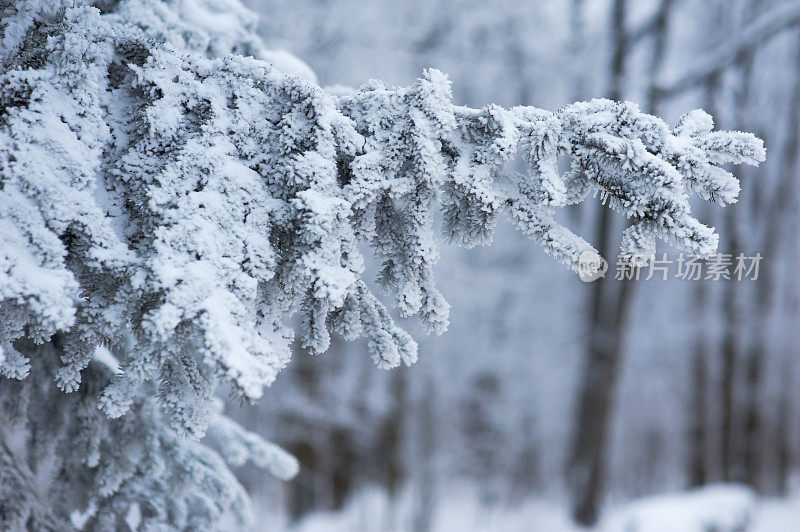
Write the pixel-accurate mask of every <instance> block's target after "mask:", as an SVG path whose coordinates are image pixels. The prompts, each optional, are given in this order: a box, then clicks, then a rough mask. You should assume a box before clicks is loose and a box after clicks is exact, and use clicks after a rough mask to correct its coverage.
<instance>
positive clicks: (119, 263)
mask: <svg viewBox="0 0 800 532" xmlns="http://www.w3.org/2000/svg"><path fill="white" fill-rule="evenodd" d="M0 15H2V21H1V22H0V31H2V48H0V64H2V73H0V104H1V105H2V107H0V376H2V381H0V401H2V404H3V409H2V410H1V411H0V414H1V415H2V416H3V418H4V419H3V422H4V427H5V426H13V427H14V430H13V431H8V434H11V435H12V436H8V437H7V438H5V437H3V439H4V444H3V447H2V449H0V460H2V464H3V465H2V467H0V478H2V479H3V482H2V483H0V522H2V524H3V525H8V526H12V527H13V526H22V525H23V524H28V525H29V526H33V527H44V528H47V527H50V528H58V529H62V528H63V527H67V526H68V516H69V514H70V511H71V510H73V509H75V508H80V509H85V508H87V507H88V508H90V509H91V511H90V516H91V517H90V519H89V521H88V524H87V526H91V525H94V526H95V527H96V528H98V529H109V528H114V527H115V526H118V525H119V523H121V522H122V521H123V520H124V519H125V517H126V515H127V514H128V512H129V511H130V508H131V507H132V506H133V505H136V506H137V507H138V509H139V510H138V511H139V512H140V514H141V520H142V523H143V524H144V525H146V526H147V527H148V528H159V527H174V528H179V529H180V528H201V529H202V528H209V527H213V523H215V522H216V520H217V519H219V518H220V517H221V516H222V515H223V514H224V513H226V512H231V511H232V512H233V513H235V514H236V515H238V516H239V517H240V518H242V519H245V518H246V514H247V498H246V495H245V494H244V492H243V490H242V489H241V487H240V486H239V485H238V484H237V483H236V481H235V479H234V478H233V476H232V474H231V473H230V472H229V471H228V470H227V468H226V466H225V465H224V462H223V460H222V459H221V458H220V454H221V455H222V456H224V457H226V458H227V459H229V460H230V461H231V462H232V463H233V464H237V465H238V464H241V463H242V462H243V461H245V460H247V459H250V460H252V461H253V462H254V463H256V464H257V465H260V466H264V467H266V468H267V469H270V470H272V471H273V472H274V473H276V474H277V475H279V476H281V477H290V476H291V475H292V474H293V472H294V471H295V470H296V467H297V466H296V463H294V462H293V461H292V460H291V458H290V457H288V456H286V455H285V453H283V452H282V451H280V450H279V449H277V448H275V447H274V446H272V445H271V444H268V443H267V442H263V441H261V440H259V439H258V438H257V437H255V436H254V435H252V434H248V433H246V432H244V431H242V429H241V428H239V427H237V426H235V425H234V424H232V422H231V421H230V420H228V419H227V418H225V417H224V416H222V415H221V414H219V413H218V412H216V411H215V409H214V405H215V403H214V393H215V390H216V389H217V387H218V385H220V384H223V383H224V384H226V385H228V386H229V387H230V389H231V390H232V391H233V393H234V394H235V395H236V396H237V397H239V398H240V399H242V400H244V401H247V402H252V401H255V400H257V399H258V398H259V397H260V396H261V393H262V390H263V388H264V387H265V386H267V385H269V384H270V383H271V382H272V381H273V380H274V379H275V377H276V375H277V373H278V372H279V371H280V370H281V369H282V368H283V367H284V366H285V365H286V363H287V362H288V359H289V355H290V348H289V347H290V342H291V341H292V340H293V338H294V336H295V333H296V334H297V336H298V338H299V340H300V342H301V343H302V345H303V346H305V347H307V348H308V349H309V350H310V351H311V352H313V353H321V352H324V351H325V350H326V349H327V347H328V345H329V343H330V336H329V334H330V332H331V331H333V332H335V333H338V334H340V335H342V336H343V337H345V338H347V339H352V338H355V337H359V336H361V337H365V338H366V339H367V340H368V346H369V350H370V353H371V356H372V358H373V359H374V360H375V362H376V364H377V365H378V366H379V367H382V368H392V367H395V366H397V365H399V364H411V363H413V362H414V360H415V359H416V357H417V348H416V344H415V343H414V341H413V340H412V339H411V337H410V336H409V335H408V334H407V333H406V332H404V331H403V330H402V329H400V328H399V327H398V326H397V325H396V324H395V323H394V322H393V321H392V319H391V317H390V315H389V313H388V311H387V309H386V308H385V307H384V305H383V304H382V303H381V302H380V301H379V299H378V298H377V297H376V296H375V295H374V294H372V293H371V291H370V290H369V289H368V288H367V285H366V284H365V283H364V281H363V279H362V275H363V272H364V261H363V258H362V256H361V253H360V251H359V249H360V248H359V245H360V244H364V243H365V244H368V245H369V246H370V247H371V249H372V250H373V251H374V253H375V254H376V255H377V257H378V258H379V260H380V262H381V265H382V267H381V271H380V276H379V281H380V284H382V285H383V286H385V287H387V288H389V289H390V292H391V293H392V294H393V296H394V298H393V301H392V303H393V304H394V305H395V306H396V307H398V308H399V310H400V312H401V313H402V314H403V315H405V316H410V315H416V316H418V317H419V319H420V320H421V321H422V323H423V324H424V325H425V326H426V328H427V329H428V330H430V331H435V332H437V333H440V332H442V331H444V330H445V329H446V328H447V324H448V308H449V307H448V304H447V302H446V301H445V299H444V297H443V296H442V294H441V293H440V292H439V291H438V290H437V289H436V285H435V281H434V276H433V265H434V263H435V262H436V259H437V254H438V252H437V238H436V236H437V233H438V230H437V229H436V227H435V220H436V217H437V212H438V211H441V212H442V213H443V220H444V227H443V232H444V234H445V237H446V238H447V239H448V240H450V241H451V242H454V243H457V244H459V245H464V246H473V245H477V244H485V243H488V242H489V241H490V240H491V237H492V231H493V228H494V225H495V223H496V221H497V219H498V217H499V216H500V215H504V216H506V217H507V218H508V219H509V220H510V221H511V222H512V223H513V224H514V225H515V226H516V227H518V228H519V229H520V230H521V231H523V232H524V233H525V234H527V235H529V236H530V237H531V238H532V239H533V240H534V241H536V242H537V243H538V244H539V245H540V246H541V247H542V248H543V249H544V251H545V252H547V253H548V254H550V255H552V256H553V257H554V258H555V259H556V260H558V261H560V262H562V263H565V264H566V265H568V266H569V267H571V268H573V269H575V268H577V265H578V258H579V256H580V254H581V253H582V252H584V251H586V250H591V249H592V248H591V246H590V245H589V244H588V243H587V242H586V241H584V240H583V239H582V238H581V237H579V236H578V235H575V234H573V233H572V232H571V231H569V230H568V229H567V228H566V227H564V226H562V225H560V224H559V223H558V222H557V221H556V219H555V212H556V210H557V209H558V208H559V207H563V206H565V205H569V204H574V203H577V202H580V201H582V200H583V199H584V198H585V197H586V195H587V194H588V193H590V192H593V191H594V192H599V193H600V194H601V196H602V198H603V200H604V201H608V203H609V205H610V206H611V207H613V208H615V209H617V210H619V211H621V212H622V213H624V214H625V215H626V216H627V217H628V218H630V219H631V221H632V225H631V226H630V228H629V229H628V230H627V231H626V233H625V235H624V236H623V251H625V252H627V253H637V254H638V253H642V254H649V253H651V252H652V251H653V249H654V246H655V238H656V237H658V238H661V239H663V240H667V241H670V242H672V243H675V244H677V245H678V246H679V247H681V248H683V249H685V250H688V251H691V252H695V253H708V252H712V251H714V250H715V249H716V245H717V236H716V235H715V234H714V232H713V230H712V229H711V228H709V227H707V226H705V225H703V224H701V223H700V222H699V221H698V220H696V219H695V218H694V217H692V214H691V211H690V208H689V199H688V194H689V192H691V191H696V192H697V193H698V194H699V195H700V196H701V197H702V198H704V199H708V200H712V201H716V202H719V203H722V204H724V203H729V202H732V201H735V199H736V194H737V193H738V183H737V181H736V180H735V179H734V178H733V177H732V176H731V175H730V174H729V173H727V172H726V171H725V170H723V169H721V168H720V167H719V166H718V165H720V164H722V163H727V162H733V163H748V164H757V163H758V162H759V161H761V160H763V158H764V148H763V146H762V143H761V142H760V141H759V140H758V139H756V138H755V137H754V136H752V135H750V134H748V133H739V132H714V131H712V129H713V122H712V120H711V118H710V117H709V116H708V115H707V114H705V113H703V112H702V111H694V112H692V113H690V114H689V115H687V116H686V117H685V118H684V119H683V120H682V121H681V122H680V123H679V124H678V126H677V127H676V128H675V129H674V130H673V129H670V128H669V127H668V126H667V125H666V124H665V123H664V122H663V121H662V120H660V119H659V118H657V117H654V116H650V115H647V114H644V113H642V112H640V111H639V109H638V108H637V107H636V106H635V105H633V104H631V103H627V102H624V103H617V102H612V101H609V100H592V101H591V102H584V103H576V104H573V105H570V106H567V107H565V108H563V109H561V110H559V111H557V112H548V111H544V110H540V109H536V108H532V107H516V108H512V109H503V108H500V107H498V106H494V105H488V106H486V107H484V108H482V109H470V108H466V107H459V106H456V105H454V104H453V102H452V96H451V93H450V87H449V82H448V80H447V78H446V77H445V75H443V74H442V73H440V72H438V71H435V70H429V71H426V72H425V73H424V75H423V76H422V77H421V78H420V79H419V80H418V81H417V82H416V83H415V84H413V85H411V86H409V87H400V88H398V87H391V86H387V85H386V84H384V83H381V82H379V81H372V82H369V83H367V84H366V85H365V86H363V87H362V88H360V89H359V90H357V91H351V92H348V91H341V90H337V91H336V93H335V94H334V93H332V92H326V91H325V90H323V89H322V88H320V87H319V86H317V85H315V84H314V83H313V81H310V80H309V79H308V78H312V79H313V76H311V75H309V74H307V73H306V75H305V77H300V76H295V75H287V74H285V73H283V72H281V71H280V70H278V69H277V68H275V67H274V66H271V64H270V63H269V62H268V61H269V60H270V58H272V60H273V61H274V60H275V58H276V57H278V58H280V57H283V56H281V55H280V54H276V53H274V52H269V51H267V50H264V49H263V46H262V44H261V43H260V41H259V40H258V38H257V37H256V36H255V35H254V33H253V24H254V18H253V17H252V15H251V14H250V13H249V12H248V11H247V10H246V9H244V8H243V7H242V6H241V5H240V4H239V3H238V2H237V1H236V0H203V1H196V2H188V1H183V0H120V1H114V0H102V1H101V0H98V1H96V2H89V1H81V0H22V1H13V2H9V1H2V2H0ZM264 59H266V61H265V60H264ZM278 66H280V65H278ZM295 66H296V65H295ZM293 68H294V67H293ZM299 70H300V71H301V72H302V69H299ZM514 158H520V159H521V160H522V161H524V163H525V167H526V168H527V171H526V172H525V173H519V172H515V171H513V170H511V166H512V164H511V161H512V159H514ZM562 160H568V161H569V162H570V164H571V168H572V170H571V171H570V172H569V173H567V175H562V174H561V173H560V172H559V164H560V161H562ZM294 324H299V325H297V327H296V330H295V327H294ZM98 349H100V350H101V351H102V350H106V349H107V350H108V351H110V353H112V354H113V355H114V357H115V358H114V359H116V360H118V361H119V364H120V368H119V371H118V372H116V373H114V372H111V371H109V370H108V367H107V365H103V364H102V363H100V362H99V361H98V360H97V358H98ZM101 358H102V357H101ZM106 358H111V357H106ZM114 359H112V360H114ZM112 366H113V364H112ZM53 380H54V381H55V384H56V386H57V388H59V389H60V390H59V389H56V387H54V386H52V384H51V382H52V381H53ZM64 392H67V393H64ZM159 403H160V405H161V406H160V407H157V404H159ZM209 426H210V428H211V429H212V431H214V432H215V434H216V435H217V438H215V440H216V441H218V442H219V447H220V449H221V451H220V454H217V453H216V452H214V451H212V450H211V449H210V448H209V447H208V446H206V445H201V444H200V443H197V442H196V441H195V440H197V439H199V438H201V437H202V436H203V435H204V434H205V432H206V430H207V429H208V428H209ZM6 439H7V440H8V441H5V440H6ZM43 457H47V459H46V460H44V461H42V458H43ZM44 462H47V463H46V464H45V463H44ZM48 468H49V469H48ZM46 471H50V472H51V473H52V474H51V475H50V476H51V482H50V484H48V485H47V486H46V487H43V486H41V485H38V484H37V482H36V479H38V478H41V477H42V476H43V475H44V474H45V472H46ZM76 486H88V488H83V489H76Z"/></svg>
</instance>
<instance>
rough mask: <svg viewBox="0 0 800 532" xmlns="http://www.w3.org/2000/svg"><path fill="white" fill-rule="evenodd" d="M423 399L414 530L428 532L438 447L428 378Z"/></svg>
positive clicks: (434, 504)
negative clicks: (435, 457) (435, 456)
mask: <svg viewBox="0 0 800 532" xmlns="http://www.w3.org/2000/svg"><path fill="white" fill-rule="evenodd" d="M420 395H421V401H420V402H419V403H418V404H419V426H418V430H417V432H418V434H419V442H418V449H417V450H418V452H419V460H418V468H419V477H418V478H419V480H418V484H419V485H418V487H417V494H416V495H417V501H416V509H415V510H416V511H415V513H414V524H413V529H414V532H428V531H429V530H431V526H432V525H433V517H434V509H435V507H436V485H435V482H436V474H435V473H436V471H435V469H434V468H435V466H434V459H433V458H434V456H433V455H434V452H435V449H436V442H435V437H434V435H435V431H436V421H435V419H434V416H435V409H434V403H433V402H434V393H433V381H432V380H431V379H426V380H425V382H424V384H423V390H422V393H421V394H420Z"/></svg>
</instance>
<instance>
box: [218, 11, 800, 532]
mask: <svg viewBox="0 0 800 532" xmlns="http://www.w3.org/2000/svg"><path fill="white" fill-rule="evenodd" d="M249 5H250V7H251V8H253V9H254V10H255V11H256V12H258V13H259V14H260V15H261V17H262V20H261V26H260V31H261V34H262V35H263V37H264V38H265V41H266V42H267V44H268V45H269V46H271V47H273V48H280V49H284V50H287V51H289V52H291V53H293V54H295V55H296V56H298V57H299V58H301V59H302V60H304V61H306V62H307V63H308V64H309V65H310V66H311V67H312V69H313V70H314V71H315V72H316V74H317V76H318V78H319V81H320V83H321V84H322V85H325V86H328V85H347V86H358V85H360V84H362V83H363V82H365V81H366V80H367V79H369V78H379V79H382V80H385V81H387V82H390V83H396V84H408V83H411V82H412V81H413V80H414V79H415V78H416V77H417V76H419V75H420V73H421V71H422V69H423V68H427V67H435V68H438V69H440V70H442V71H443V72H446V73H447V74H448V75H449V76H450V78H451V79H452V81H453V92H454V95H455V100H456V102H457V103H462V104H465V105H470V106H473V107H481V106H483V105H486V104H488V103H492V102H493V103H497V104H500V105H504V106H513V105H535V106H538V107H544V108H547V109H556V108H558V107H560V106H562V105H565V104H568V103H570V102H573V101H575V100H577V99H588V98H592V97H609V98H615V99H628V100H631V101H633V102H636V103H637V104H639V105H640V106H641V107H642V109H643V110H645V111H647V112H650V113H654V114H659V115H661V116H663V117H664V118H665V119H666V120H667V121H668V122H671V123H674V122H675V120H677V118H678V117H679V116H680V115H681V114H683V113H685V112H687V111H689V110H691V109H694V108H698V107H699V108H704V109H706V110H707V111H709V112H710V113H712V114H713V115H714V117H715V119H716V122H717V125H718V126H719V127H720V128H723V129H742V130H747V131H751V132H753V133H755V134H757V135H758V136H760V137H762V138H763V139H765V141H766V144H767V147H768V157H767V163H765V164H763V165H762V166H761V167H760V168H757V169H747V170H741V171H738V174H737V175H738V177H739V178H740V179H741V182H742V189H743V190H742V193H741V195H740V201H739V203H737V204H735V205H733V206H729V207H727V208H725V209H721V208H718V207H714V206H710V207H709V206H703V205H700V204H699V203H698V204H697V205H696V206H695V207H694V208H695V209H696V211H695V212H697V213H698V215H699V217H700V219H701V220H702V221H704V222H705V223H708V224H711V225H714V226H716V227H717V228H718V231H719V233H720V252H721V253H730V254H733V255H734V256H736V255H737V254H739V253H744V254H745V255H748V256H752V255H755V254H756V253H760V254H761V255H762V256H763V257H764V258H763V260H762V262H761V264H760V271H759V276H758V280H756V281H752V280H742V281H737V280H735V279H734V280H730V281H725V280H719V281H706V282H702V281H682V280H678V279H671V280H668V281H663V280H661V279H660V276H656V278H654V279H653V280H650V281H645V280H642V281H638V282H623V281H616V280H614V279H613V277H614V269H615V262H616V255H617V251H618V250H617V248H616V246H617V242H618V241H619V234H620V232H621V231H622V227H623V223H624V221H623V220H620V219H617V217H615V216H614V215H613V214H609V213H610V211H609V209H605V208H599V201H595V202H586V203H584V204H582V205H581V206H579V207H577V208H574V209H573V210H571V211H569V212H568V213H567V215H568V218H565V220H564V222H565V223H567V224H568V225H571V226H572V227H574V228H575V229H577V231H578V232H579V233H580V234H585V235H589V236H591V237H592V243H593V244H594V245H595V246H597V247H598V249H600V250H601V253H602V254H603V256H604V257H606V258H608V259H609V262H610V270H609V275H608V276H607V277H606V278H605V279H603V280H600V281H597V282H594V283H583V282H581V281H580V279H579V278H578V276H577V275H575V274H573V273H570V272H568V271H567V270H566V269H565V268H563V267H562V266H560V265H558V264H556V263H555V262H554V261H552V260H551V259H549V258H548V257H546V256H545V255H544V254H543V253H542V252H541V251H540V250H539V248H538V247H537V246H535V245H533V244H532V243H531V242H529V241H527V240H526V239H525V238H524V236H522V235H521V234H519V233H518V232H513V231H511V230H510V229H509V228H507V227H501V228H499V230H498V233H497V236H496V238H495V242H494V244H493V245H492V246H491V247H487V248H477V249H473V250H463V249H457V248H452V247H443V249H442V258H441V260H440V262H439V267H438V279H439V284H440V288H441V290H442V292H443V293H444V294H445V296H446V297H447V298H448V300H449V302H450V303H451V304H452V305H453V310H452V314H451V327H450V330H449V331H448V332H447V333H446V334H444V335H442V336H441V337H435V336H425V335H424V334H423V333H422V332H421V331H420V330H419V328H415V327H414V324H413V323H406V325H407V326H408V327H409V328H410V330H411V331H413V332H414V333H415V337H416V339H417V340H418V341H419V342H420V360H419V362H418V363H417V364H416V365H414V366H413V367H410V368H400V369H396V370H392V371H389V372H385V371H381V370H377V369H375V367H374V365H373V363H372V362H371V360H370V359H369V357H368V356H367V354H366V350H365V348H364V346H363V345H361V344H358V343H353V344H349V343H348V344H346V343H344V342H339V343H336V344H334V345H333V346H332V348H331V349H330V351H329V352H328V353H327V354H325V355H324V356H320V357H312V356H310V355H308V354H307V353H303V352H301V351H299V350H298V352H297V353H296V354H295V356H294V358H293V360H292V362H291V364H290V366H289V367H288V368H287V370H285V371H284V372H283V373H281V375H280V376H279V377H278V380H277V382H276V383H275V384H274V385H273V386H272V387H271V388H270V389H268V390H266V392H265V395H264V397H263V398H262V399H261V401H260V403H259V405H258V406H257V407H256V408H252V409H247V408H242V409H239V408H238V407H237V406H235V405H232V406H231V407H230V410H231V411H234V413H235V415H237V416H238V417H239V419H241V420H243V421H244V422H245V423H246V425H247V426H249V427H251V428H254V429H256V430H257V431H259V432H260V433H262V434H264V435H265V436H267V437H268V438H269V439H271V440H273V441H276V442H278V443H280V444H281V445H283V446H285V447H286V448H287V449H288V450H290V451H291V452H293V453H294V454H295V455H296V456H297V457H298V459H299V460H300V462H301V464H302V472H301V473H300V475H299V477H298V478H297V479H296V480H295V481H293V482H291V483H288V484H282V483H278V482H275V481H272V480H269V479H267V478H265V477H264V476H263V475H262V474H260V473H255V472H250V471H239V474H240V475H241V478H242V479H243V480H244V482H245V483H246V485H247V486H248V487H249V488H251V489H253V490H254V492H255V493H256V495H255V497H256V499H258V500H260V501H262V502H263V504H264V505H277V506H278V509H279V510H280V511H282V512H284V513H285V514H288V515H290V516H291V517H292V518H299V517H302V516H304V515H306V514H308V513H310V512H314V511H331V510H336V509H339V508H341V507H342V506H343V505H345V504H346V503H347V502H348V500H350V498H351V497H353V496H355V495H356V494H358V493H359V492H362V491H363V490H366V489H372V490H375V489H379V490H380V492H381V493H384V494H386V497H387V498H388V500H390V501H395V500H401V499H403V498H405V499H403V500H406V501H407V505H408V506H409V507H410V508H411V509H412V510H411V511H410V514H409V515H411V516H412V517H411V518H412V520H413V523H411V524H410V525H409V526H410V527H412V528H413V529H415V530H421V531H424V530H427V529H429V528H430V525H431V520H432V519H433V515H434V513H435V512H436V508H437V505H438V504H439V501H442V500H444V498H446V497H447V496H448V494H449V493H452V490H454V489H457V488H456V487H459V488H458V489H461V488H464V487H466V488H465V489H471V490H472V492H474V493H475V494H476V497H477V498H478V499H479V500H480V501H481V502H483V503H485V504H487V505H492V504H495V505H497V504H500V505H511V504H515V503H517V502H519V501H521V500H524V499H527V498H530V497H536V498H541V499H546V500H553V501H557V504H560V505H563V507H565V508H566V509H567V511H569V512H570V513H571V514H572V515H573V516H574V518H575V519H576V520H577V521H579V522H583V523H592V522H594V521H595V520H596V519H597V518H598V515H599V512H600V510H601V509H602V507H603V506H604V505H607V504H611V503H614V502H615V501H625V500H629V499H631V498H634V497H638V496H642V495H646V494H651V493H657V492H664V491H669V490H680V489H685V488H687V487H691V486H699V485H704V484H707V483H711V482H719V481H735V482H743V483H747V484H749V485H751V486H753V487H754V488H755V489H757V490H758V491H759V492H760V493H763V494H770V495H772V494H781V493H785V492H787V490H789V489H790V488H791V482H792V472H793V471H795V472H796V471H797V468H798V466H799V465H800V414H799V413H800V393H798V389H800V388H799V387H798V386H799V385H800V368H798V367H797V366H798V363H800V360H798V356H797V355H798V349H799V347H798V329H800V327H798V325H800V321H798V317H799V316H798V314H799V311H798V301H799V300H798V297H799V296H800V286H799V285H798V275H797V264H798V245H800V238H798V234H797V229H798V199H799V198H800V194H798V186H799V185H800V183H798V178H799V177H800V175H799V174H798V163H799V162H800V161H798V155H799V154H798V138H800V3H798V2H797V1H796V0H795V1H792V0H786V1H781V0H635V1H634V0H627V1H626V0H548V1H536V2H512V1H502V0H460V1H458V0H403V1H397V0H373V1H370V2H359V1H354V0H337V1H334V0H250V1H249ZM664 251H669V250H664ZM670 256H671V258H672V259H675V258H676V257H677V255H676V254H674V253H672V254H671V255H670ZM645 273H646V272H645ZM675 273H676V269H675V267H674V265H673V267H672V268H671V269H670V275H671V276H672V275H674V274H675Z"/></svg>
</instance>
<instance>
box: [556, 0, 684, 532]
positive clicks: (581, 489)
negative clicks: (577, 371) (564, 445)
mask: <svg viewBox="0 0 800 532" xmlns="http://www.w3.org/2000/svg"><path fill="white" fill-rule="evenodd" d="M671 5H672V1H671V0H662V2H661V4H660V7H659V10H658V12H657V14H656V19H655V24H653V26H652V31H653V51H652V55H651V62H650V66H649V69H648V74H649V76H650V79H651V83H652V86H651V89H650V90H648V92H647V95H646V96H647V101H646V110H647V111H648V112H651V113H652V112H656V111H657V108H658V106H659V103H660V102H659V99H660V95H659V93H658V91H657V90H655V83H656V80H657V77H658V74H659V71H660V68H661V64H662V62H663V58H664V51H665V44H666V36H667V29H668V21H669V10H670V8H671ZM626 16H627V2H626V0H615V1H614V3H613V13H612V31H611V33H612V38H613V41H614V44H613V55H612V59H611V79H610V90H609V94H608V96H609V98H611V99H614V100H621V99H622V98H623V96H624V94H623V84H624V73H625V61H626V58H627V55H628V52H629V48H630V46H629V42H628V35H627V30H626V18H627V17H626ZM614 225H615V224H614V217H613V215H612V212H611V210H610V209H606V208H603V207H601V208H600V209H599V213H598V221H597V237H596V242H597V244H598V247H599V250H600V254H601V255H602V256H603V257H605V258H606V259H607V260H609V261H610V262H611V263H612V264H613V263H614V261H612V260H611V259H612V257H613V255H615V254H616V253H615V250H616V242H615V241H614V239H613V237H612V235H613V234H614V233H615V231H614V230H613V228H614ZM633 290H634V283H633V281H624V280H623V281H617V280H615V279H613V276H609V278H607V279H599V280H597V281H595V282H594V283H593V285H592V287H591V295H590V316H589V323H590V326H589V345H588V346H587V350H586V362H585V366H584V368H583V378H582V381H581V385H580V386H581V387H580V392H579V397H578V403H577V413H576V416H575V419H576V423H577V425H576V430H575V438H574V441H573V448H572V455H571V460H570V464H569V473H568V476H569V482H570V488H571V491H572V497H573V500H572V515H573V518H574V519H575V520H576V521H577V522H579V523H581V524H586V525H591V524H594V523H595V522H596V521H597V519H598V517H599V509H600V505H601V504H602V499H603V495H604V489H605V477H606V462H607V460H608V456H607V454H608V444H609V438H610V432H611V421H612V414H613V407H614V395H615V392H616V385H617V381H618V378H619V370H620V366H621V359H622V352H623V347H624V335H625V329H626V326H627V316H628V309H629V307H630V305H631V300H632V296H633Z"/></svg>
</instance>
